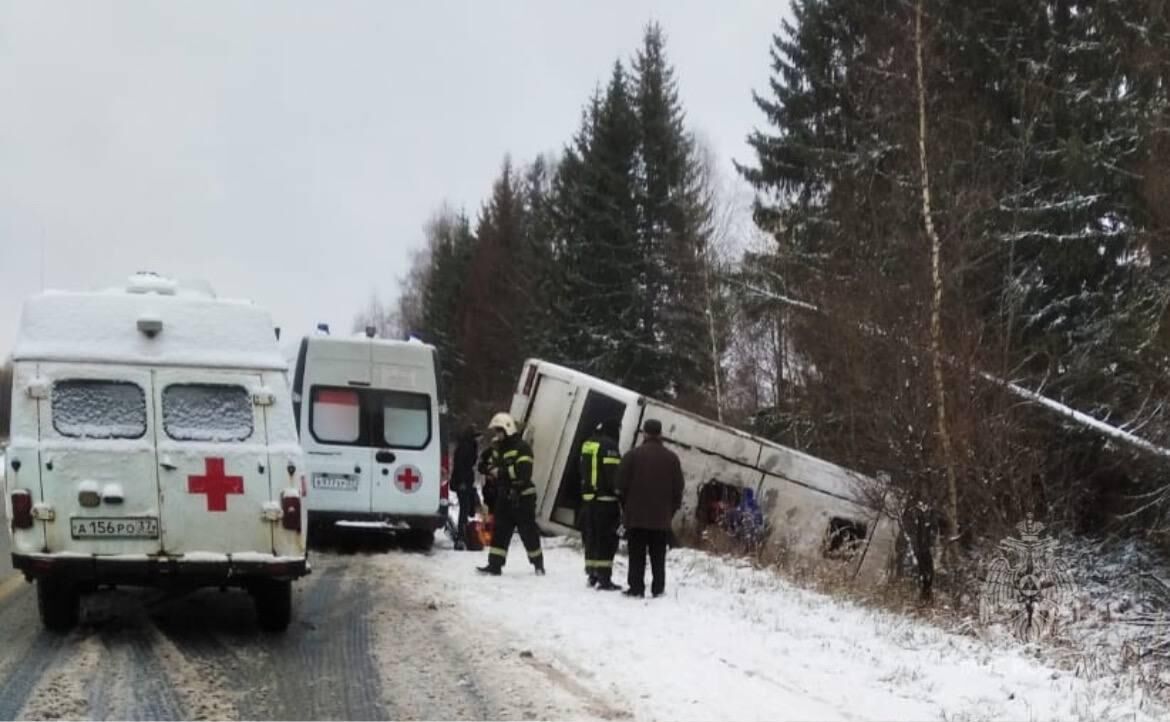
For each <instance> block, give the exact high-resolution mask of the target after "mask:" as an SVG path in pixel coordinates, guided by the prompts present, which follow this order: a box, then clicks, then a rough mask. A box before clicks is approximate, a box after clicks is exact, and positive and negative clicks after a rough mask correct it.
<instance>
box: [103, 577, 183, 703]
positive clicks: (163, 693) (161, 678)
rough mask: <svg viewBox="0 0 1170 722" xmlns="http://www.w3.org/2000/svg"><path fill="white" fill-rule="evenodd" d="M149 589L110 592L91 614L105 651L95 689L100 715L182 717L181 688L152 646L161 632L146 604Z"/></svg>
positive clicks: (105, 594)
mask: <svg viewBox="0 0 1170 722" xmlns="http://www.w3.org/2000/svg"><path fill="white" fill-rule="evenodd" d="M144 596H145V594H144V593H143V592H137V593H136V594H134V595H133V596H131V595H129V594H127V593H125V592H121V591H119V592H105V593H102V594H101V595H98V596H97V597H95V598H94V599H93V600H92V603H91V606H92V607H96V609H92V608H91V609H90V614H89V615H87V617H88V619H87V621H88V623H89V624H92V625H94V626H95V628H96V629H95V634H96V636H97V637H98V638H99V639H100V640H101V643H102V645H103V647H104V650H105V659H103V661H102V664H101V666H100V667H99V670H98V675H97V678H96V679H95V681H94V684H93V685H92V690H91V693H90V700H89V701H90V716H91V717H92V718H94V719H157V720H164V719H182V718H183V709H182V704H181V702H180V700H179V697H178V695H177V693H176V692H175V690H174V688H173V687H172V686H171V682H170V679H169V678H168V677H167V676H166V675H165V674H161V675H160V674H159V673H158V670H159V669H161V668H162V667H163V665H162V663H161V660H160V659H159V657H158V656H157V655H156V654H155V652H154V649H153V648H152V645H153V642H154V638H153V636H152V634H155V633H154V632H153V630H152V627H151V622H150V620H149V619H148V618H147V615H146V613H145V610H144V608H143V605H142V603H141V602H142V601H143V597H144ZM99 600H100V601H99Z"/></svg>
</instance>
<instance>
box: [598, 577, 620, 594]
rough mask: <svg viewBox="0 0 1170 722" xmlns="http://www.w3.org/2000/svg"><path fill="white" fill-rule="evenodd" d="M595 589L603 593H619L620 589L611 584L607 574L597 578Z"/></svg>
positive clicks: (611, 581)
mask: <svg viewBox="0 0 1170 722" xmlns="http://www.w3.org/2000/svg"><path fill="white" fill-rule="evenodd" d="M597 588H598V589H599V590H601V591H603V592H620V591H621V590H622V588H621V587H619V586H618V585H616V584H614V583H613V580H612V579H610V578H609V575H608V574H600V575H598V577H597Z"/></svg>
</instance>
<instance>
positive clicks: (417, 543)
mask: <svg viewBox="0 0 1170 722" xmlns="http://www.w3.org/2000/svg"><path fill="white" fill-rule="evenodd" d="M402 546H403V547H405V548H407V549H411V550H413V551H418V552H429V551H430V550H431V549H432V548H434V546H435V532H434V531H433V530H431V529H411V530H410V531H408V532H406V534H405V535H403V539H402Z"/></svg>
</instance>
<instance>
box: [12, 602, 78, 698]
mask: <svg viewBox="0 0 1170 722" xmlns="http://www.w3.org/2000/svg"><path fill="white" fill-rule="evenodd" d="M0 636H2V637H3V640H4V643H3V645H2V646H0V656H2V659H0V720H11V719H15V718H16V716H17V714H18V713H19V712H20V710H21V708H22V707H24V705H25V702H26V701H27V700H28V698H29V695H30V694H31V693H32V691H33V689H34V688H36V686H37V684H38V683H39V682H40V681H41V678H42V677H43V676H44V675H45V672H46V671H47V670H48V669H49V668H50V667H52V666H55V665H56V664H57V663H58V662H59V661H60V660H61V659H62V658H63V657H64V656H65V655H66V653H67V650H68V647H69V646H70V645H71V644H72V643H71V642H70V638H69V637H66V636H64V635H57V634H53V633H50V632H46V631H44V630H42V629H41V623H40V618H39V616H38V614H37V602H36V593H35V590H34V588H33V587H32V586H31V585H28V586H27V587H25V588H24V589H21V590H20V591H18V592H16V593H14V594H13V595H12V596H11V597H9V598H8V599H7V600H6V602H5V603H4V605H3V606H0Z"/></svg>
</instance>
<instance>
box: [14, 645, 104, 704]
mask: <svg viewBox="0 0 1170 722" xmlns="http://www.w3.org/2000/svg"><path fill="white" fill-rule="evenodd" d="M70 647H71V650H70V651H71V652H72V654H70V655H69V656H68V657H67V658H66V659H64V660H63V662H62V663H61V664H54V665H53V668H52V669H50V670H48V671H47V673H46V674H45V675H44V676H42V677H41V680H40V682H39V683H38V684H37V685H36V686H35V687H34V688H33V690H32V691H31V692H30V693H29V695H28V700H27V701H26V702H25V704H24V708H23V709H22V710H21V712H20V718H21V719H52V720H58V719H81V718H88V717H90V714H89V712H90V691H91V689H93V687H94V686H95V685H94V684H93V682H94V677H95V674H96V673H97V671H98V665H99V664H100V663H101V660H102V656H103V654H104V652H105V650H104V648H103V646H102V643H101V640H99V639H98V638H97V637H94V636H88V637H83V638H82V639H81V640H79V641H78V642H77V643H76V644H75V645H70Z"/></svg>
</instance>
